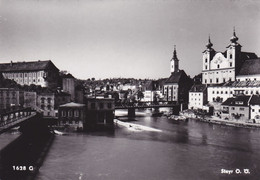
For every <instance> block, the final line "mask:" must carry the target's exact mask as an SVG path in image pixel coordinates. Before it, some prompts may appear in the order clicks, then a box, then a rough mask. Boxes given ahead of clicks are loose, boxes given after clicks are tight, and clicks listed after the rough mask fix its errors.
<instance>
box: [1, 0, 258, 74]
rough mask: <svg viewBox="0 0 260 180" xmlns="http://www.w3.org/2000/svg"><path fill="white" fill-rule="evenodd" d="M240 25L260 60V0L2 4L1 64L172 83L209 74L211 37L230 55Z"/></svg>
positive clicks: (21, 0)
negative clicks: (173, 73) (205, 64)
mask: <svg viewBox="0 0 260 180" xmlns="http://www.w3.org/2000/svg"><path fill="white" fill-rule="evenodd" d="M233 27H235V30H236V34H237V36H238V38H239V40H238V42H239V43H240V44H241V45H242V51H246V52H255V53H256V54H257V55H258V56H260V36H259V32H260V1H258V0H247V1H244V0H131V1H129V0H0V63H9V62H10V61H13V62H16V61H36V60H52V62H53V63H54V64H55V65H56V66H57V67H58V68H59V69H60V70H67V71H68V72H70V73H71V74H72V75H74V76H75V77H76V78H79V79H87V78H92V77H95V78H96V79H100V78H101V79H104V78H119V77H122V78H123V77H124V78H138V79H139V78H142V79H143V78H151V79H158V78H167V77H169V76H170V59H171V58H172V55H173V49H174V45H176V49H177V56H178V58H179V60H180V62H179V64H180V69H184V70H185V72H186V73H187V74H188V75H190V76H191V77H193V76H194V75H196V74H198V73H200V72H201V70H202V52H203V51H204V50H205V48H206V47H205V45H206V43H207V41H208V37H209V35H210V38H211V42H212V43H213V48H214V49H215V50H216V51H221V52H224V51H225V50H226V47H227V45H228V44H229V42H230V37H231V36H232V33H233Z"/></svg>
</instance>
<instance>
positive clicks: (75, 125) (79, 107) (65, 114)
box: [58, 102, 86, 130]
mask: <svg viewBox="0 0 260 180" xmlns="http://www.w3.org/2000/svg"><path fill="white" fill-rule="evenodd" d="M85 122H86V105H85V104H79V103H74V102H70V103H67V104H63V105H60V106H59V110H58V125H59V126H69V127H71V128H72V129H74V130H83V124H84V123H85Z"/></svg>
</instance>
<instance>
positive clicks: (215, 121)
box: [192, 116, 260, 128]
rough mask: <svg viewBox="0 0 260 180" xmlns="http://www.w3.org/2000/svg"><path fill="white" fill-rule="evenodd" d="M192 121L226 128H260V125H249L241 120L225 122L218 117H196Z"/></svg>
mask: <svg viewBox="0 0 260 180" xmlns="http://www.w3.org/2000/svg"><path fill="white" fill-rule="evenodd" d="M192 119H195V120H199V121H202V122H207V123H212V124H220V125H226V126H235V127H243V128H260V124H256V123H248V122H243V121H239V120H224V119H220V118H218V117H216V116H204V117H203V116H196V117H192Z"/></svg>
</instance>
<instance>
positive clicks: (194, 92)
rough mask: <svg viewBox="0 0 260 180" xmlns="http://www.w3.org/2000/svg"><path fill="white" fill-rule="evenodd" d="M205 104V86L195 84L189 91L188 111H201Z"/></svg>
mask: <svg viewBox="0 0 260 180" xmlns="http://www.w3.org/2000/svg"><path fill="white" fill-rule="evenodd" d="M206 103H207V86H206V85H205V84H195V85H193V86H192V87H191V90H190V91H189V109H203V108H204V105H205V104H206Z"/></svg>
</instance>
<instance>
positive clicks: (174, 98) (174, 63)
mask: <svg viewBox="0 0 260 180" xmlns="http://www.w3.org/2000/svg"><path fill="white" fill-rule="evenodd" d="M170 69H171V70H170V71H171V76H170V77H169V78H168V79H167V80H166V81H165V83H164V86H163V95H164V96H165V99H166V101H169V102H177V103H183V102H188V94H189V90H190V88H191V86H192V80H191V78H190V77H188V76H187V74H186V73H185V71H184V70H180V69H179V59H178V58H177V53H176V48H175V47H174V52H173V57H172V59H171V68H170Z"/></svg>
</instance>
